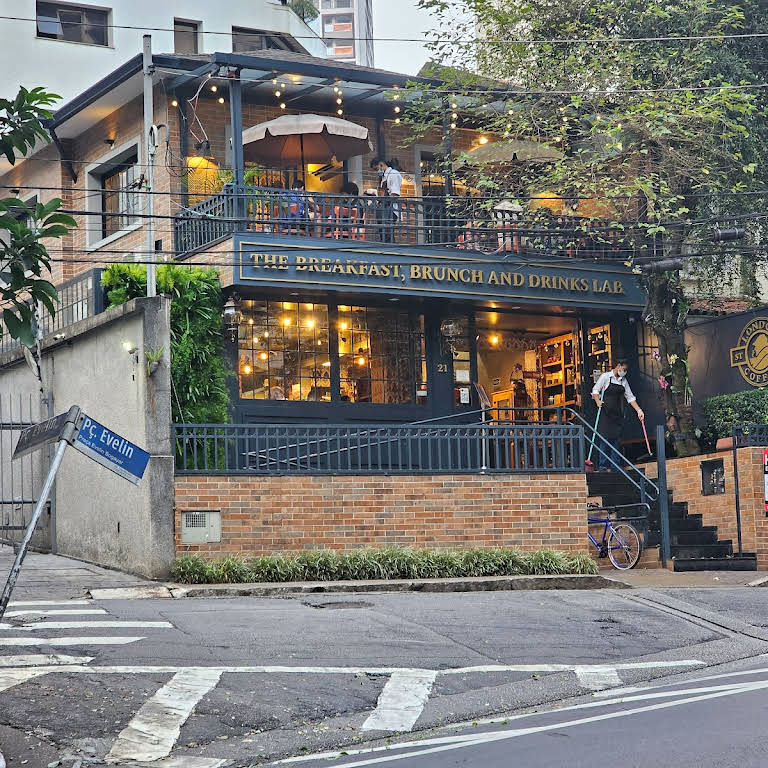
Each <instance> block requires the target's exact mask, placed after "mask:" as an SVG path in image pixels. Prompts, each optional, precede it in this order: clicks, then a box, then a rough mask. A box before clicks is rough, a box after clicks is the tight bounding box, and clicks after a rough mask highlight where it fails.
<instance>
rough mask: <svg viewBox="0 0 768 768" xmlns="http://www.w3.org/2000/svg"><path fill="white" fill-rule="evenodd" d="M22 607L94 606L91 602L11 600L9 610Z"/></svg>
mask: <svg viewBox="0 0 768 768" xmlns="http://www.w3.org/2000/svg"><path fill="white" fill-rule="evenodd" d="M22 605H93V603H92V602H91V601H90V600H11V602H10V603H8V607H9V608H18V607H19V606H22Z"/></svg>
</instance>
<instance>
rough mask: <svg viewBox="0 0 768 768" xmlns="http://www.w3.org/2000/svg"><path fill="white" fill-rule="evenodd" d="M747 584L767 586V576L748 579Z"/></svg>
mask: <svg viewBox="0 0 768 768" xmlns="http://www.w3.org/2000/svg"><path fill="white" fill-rule="evenodd" d="M747 586H748V587H768V576H762V577H761V578H759V579H755V580H754V581H750V582H749V584H747Z"/></svg>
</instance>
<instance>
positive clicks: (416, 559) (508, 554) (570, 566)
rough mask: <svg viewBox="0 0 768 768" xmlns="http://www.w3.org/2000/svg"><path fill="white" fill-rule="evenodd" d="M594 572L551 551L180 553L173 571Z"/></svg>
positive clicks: (246, 576) (192, 577)
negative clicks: (219, 555)
mask: <svg viewBox="0 0 768 768" xmlns="http://www.w3.org/2000/svg"><path fill="white" fill-rule="evenodd" d="M591 573H597V564H596V563H595V561H594V560H593V559H592V558H591V557H590V556H589V555H587V554H577V555H568V554H565V553H564V552H557V551H554V550H551V549H542V550H539V551H537V552H521V551H520V550H518V549H462V550H456V551H444V550H431V549H402V548H398V547H389V548H386V549H361V550H356V551H352V552H345V553H341V552H335V551H333V550H307V551H303V552H297V553H296V554H291V555H258V556H254V557H249V558H242V557H237V556H234V555H229V556H227V557H225V558H223V559H221V560H215V561H210V560H205V559H204V558H202V557H200V555H182V556H181V557H179V558H177V559H176V560H175V561H174V563H173V566H172V567H171V576H172V578H173V579H174V580H175V581H177V582H180V583H182V584H242V583H247V582H286V581H342V580H346V579H359V580H365V579H431V578H451V577H454V578H455V577H460V576H464V577H466V576H525V575H558V574H591Z"/></svg>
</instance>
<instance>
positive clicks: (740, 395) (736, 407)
mask: <svg viewBox="0 0 768 768" xmlns="http://www.w3.org/2000/svg"><path fill="white" fill-rule="evenodd" d="M701 408H702V411H703V412H704V416H705V417H706V426H705V428H704V429H703V430H702V432H703V434H702V442H703V444H704V446H705V447H706V448H707V449H711V448H713V447H714V445H715V443H716V442H717V441H718V439H719V438H721V437H730V436H731V434H732V431H733V428H734V427H737V426H741V425H747V424H768V390H766V389H749V390H747V391H746V392H734V393H733V394H729V395H716V396H715V397H710V398H707V399H706V400H703V401H702V403H701Z"/></svg>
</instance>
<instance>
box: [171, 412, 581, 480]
mask: <svg viewBox="0 0 768 768" xmlns="http://www.w3.org/2000/svg"><path fill="white" fill-rule="evenodd" d="M174 438H175V446H176V473H177V474H264V475H283V474H295V475H306V474H310V475H311V474H319V475H323V474H348V475H357V474H360V475H368V474H377V475H378V474H381V475H393V474H474V473H481V472H489V473H520V472H525V473H569V472H583V471H584V431H583V430H582V429H581V427H578V426H574V425H571V424H504V425H499V424H470V425H464V424H462V425H435V424H425V425H411V424H408V425H402V424H387V425H349V426H348V425H340V426H335V425H315V424H298V425H275V424H176V425H174Z"/></svg>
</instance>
